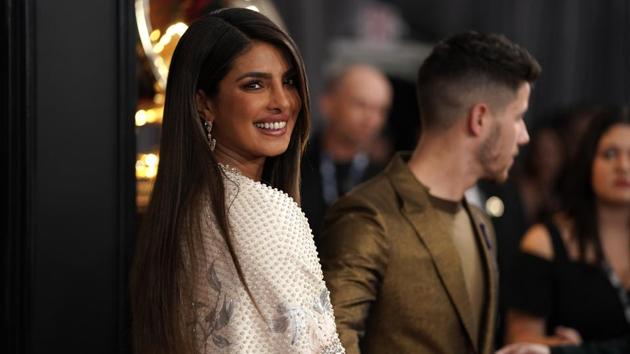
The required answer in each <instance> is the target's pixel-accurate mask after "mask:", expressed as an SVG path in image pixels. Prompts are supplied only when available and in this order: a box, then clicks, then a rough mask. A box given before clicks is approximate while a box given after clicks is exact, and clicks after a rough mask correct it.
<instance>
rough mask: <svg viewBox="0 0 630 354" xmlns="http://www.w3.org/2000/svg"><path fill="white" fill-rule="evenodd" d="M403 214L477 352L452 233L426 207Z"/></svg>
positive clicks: (406, 211)
mask: <svg viewBox="0 0 630 354" xmlns="http://www.w3.org/2000/svg"><path fill="white" fill-rule="evenodd" d="M403 214H404V215H405V217H406V218H407V220H408V221H409V223H410V224H411V225H413V228H414V229H415V230H416V233H417V234H418V238H419V239H420V241H421V242H422V243H423V244H424V246H425V247H426V248H427V250H428V251H429V254H430V255H431V258H432V260H433V263H434V264H435V268H436V269H437V272H438V274H439V277H440V279H441V280H442V284H443V285H444V288H445V289H446V291H447V293H448V295H449V297H450V300H451V303H452V304H453V306H454V307H455V309H456V310H457V314H458V315H459V318H460V320H461V321H462V323H463V325H464V328H465V329H466V333H467V334H468V337H469V339H470V341H471V342H472V343H473V347H475V349H476V348H477V342H478V340H477V339H476V338H474V336H473V335H472V334H473V333H475V331H474V329H475V324H474V323H473V318H472V310H471V308H470V300H469V298H468V293H467V291H466V283H465V281H464V274H463V271H462V265H461V260H460V259H459V254H458V253H457V250H456V249H455V245H454V244H453V240H452V238H451V235H450V232H449V230H448V229H447V227H446V225H445V224H444V223H442V222H439V221H438V220H439V219H438V215H437V214H436V213H435V212H434V211H433V209H432V208H427V209H426V210H425V211H424V212H417V211H416V212H414V211H408V210H403Z"/></svg>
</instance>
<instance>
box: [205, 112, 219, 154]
mask: <svg viewBox="0 0 630 354" xmlns="http://www.w3.org/2000/svg"><path fill="white" fill-rule="evenodd" d="M203 127H204V129H205V130H206V135H207V136H208V143H209V144H210V151H214V148H215V147H216V146H217V139H215V138H213V137H212V134H211V133H212V122H208V121H207V120H205V119H204V120H203Z"/></svg>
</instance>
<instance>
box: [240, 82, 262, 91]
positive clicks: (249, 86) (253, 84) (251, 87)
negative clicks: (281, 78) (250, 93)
mask: <svg viewBox="0 0 630 354" xmlns="http://www.w3.org/2000/svg"><path fill="white" fill-rule="evenodd" d="M243 88H245V89H246V90H257V89H259V88H262V83H261V82H260V81H250V82H248V83H246V84H245V85H243Z"/></svg>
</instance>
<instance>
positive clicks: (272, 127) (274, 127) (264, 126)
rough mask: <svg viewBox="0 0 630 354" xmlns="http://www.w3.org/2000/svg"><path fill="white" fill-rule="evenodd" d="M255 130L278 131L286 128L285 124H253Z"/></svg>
mask: <svg viewBox="0 0 630 354" xmlns="http://www.w3.org/2000/svg"><path fill="white" fill-rule="evenodd" d="M254 125H255V126H256V127H257V128H260V129H268V130H279V129H282V128H284V127H286V126H287V122H272V123H269V122H267V123H254Z"/></svg>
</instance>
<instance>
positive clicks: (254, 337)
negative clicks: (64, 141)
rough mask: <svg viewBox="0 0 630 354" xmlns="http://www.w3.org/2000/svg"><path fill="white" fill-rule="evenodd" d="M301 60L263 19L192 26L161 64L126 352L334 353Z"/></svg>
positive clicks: (237, 13)
mask: <svg viewBox="0 0 630 354" xmlns="http://www.w3.org/2000/svg"><path fill="white" fill-rule="evenodd" d="M309 124H310V114H309V101H308V89H307V81H306V75H305V71H304V64H303V61H302V59H301V57H300V54H299V52H298V50H297V48H296V46H295V44H294V42H293V41H292V40H291V38H290V37H289V36H288V35H286V34H285V33H284V32H283V31H282V30H280V29H279V28H278V27H277V26H276V25H274V24H273V23H272V22H271V21H270V20H268V19H267V18H266V17H264V16H263V15H261V14H259V13H257V12H254V11H250V10H245V9H228V10H222V11H218V12H213V13H211V14H209V15H206V16H204V17H202V18H201V19H199V20H197V21H196V22H194V23H193V24H192V25H191V26H190V27H189V28H188V30H187V31H186V33H185V34H184V35H183V36H182V38H181V40H180V41H179V43H178V45H177V48H176V50H175V53H174V55H173V59H172V62H171V65H170V72H169V76H168V82H167V91H166V104H165V108H164V120H163V126H162V139H161V145H160V166H159V170H158V175H157V178H156V182H155V187H154V190H153V195H152V199H151V202H150V205H149V209H148V212H147V215H146V217H145V221H144V225H143V229H142V230H141V233H140V235H139V237H138V242H137V248H136V256H135V260H134V265H133V271H132V276H131V290H132V291H131V305H132V314H133V329H134V334H133V338H134V346H135V350H136V352H137V353H210V352H229V353H342V352H343V348H342V347H341V345H340V342H339V339H338V336H337V333H336V330H335V323H334V316H333V313H332V306H331V305H330V301H329V296H328V291H327V289H326V286H325V283H324V281H323V277H322V272H321V267H320V265H319V260H318V258H317V253H316V250H315V246H314V243H313V238H312V235H311V233H310V229H309V227H308V223H307V221H306V218H305V217H304V215H303V213H302V212H301V210H300V208H299V205H298V203H299V200H300V198H299V192H298V191H299V171H300V158H301V155H302V152H303V149H304V145H305V143H306V139H307V136H308V130H309Z"/></svg>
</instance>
